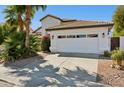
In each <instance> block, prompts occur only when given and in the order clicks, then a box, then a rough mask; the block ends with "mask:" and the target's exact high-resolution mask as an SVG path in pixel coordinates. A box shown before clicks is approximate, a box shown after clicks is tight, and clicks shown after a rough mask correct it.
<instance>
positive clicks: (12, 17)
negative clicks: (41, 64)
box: [4, 5, 47, 48]
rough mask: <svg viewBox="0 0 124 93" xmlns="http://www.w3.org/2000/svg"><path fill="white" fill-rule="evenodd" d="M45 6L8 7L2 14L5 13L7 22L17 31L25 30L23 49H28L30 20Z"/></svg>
mask: <svg viewBox="0 0 124 93" xmlns="http://www.w3.org/2000/svg"><path fill="white" fill-rule="evenodd" d="M46 7H47V6H46V5H40V6H38V5H26V6H25V5H20V6H17V5H16V6H13V5H11V6H8V7H7V8H6V9H5V10H4V13H6V17H5V18H6V19H7V22H8V23H10V24H11V25H13V24H14V25H15V24H16V25H17V26H18V28H19V29H21V31H22V29H23V31H24V28H26V30H25V47H26V48H29V33H30V23H31V18H33V16H34V14H35V13H36V12H37V11H38V10H39V9H40V8H41V9H42V10H45V9H46Z"/></svg>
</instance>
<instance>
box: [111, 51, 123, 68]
mask: <svg viewBox="0 0 124 93" xmlns="http://www.w3.org/2000/svg"><path fill="white" fill-rule="evenodd" d="M111 58H112V60H114V61H116V62H117V65H120V66H121V65H122V61H123V60H124V51H123V50H120V49H116V50H114V51H112V55H111Z"/></svg>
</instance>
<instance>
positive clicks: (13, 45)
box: [0, 32, 41, 61]
mask: <svg viewBox="0 0 124 93" xmlns="http://www.w3.org/2000/svg"><path fill="white" fill-rule="evenodd" d="M24 37H25V34H24V33H22V32H13V33H11V34H9V36H7V37H6V38H5V40H4V43H3V44H2V46H3V49H2V52H1V54H0V59H1V60H4V61H10V60H16V59H20V58H26V57H29V56H34V55H36V54H37V51H40V50H41V47H40V46H41V40H40V39H39V38H38V37H37V36H34V35H31V36H30V46H29V49H26V48H25V44H24V41H25V39H24Z"/></svg>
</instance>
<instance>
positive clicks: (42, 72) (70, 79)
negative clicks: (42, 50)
mask: <svg viewBox="0 0 124 93" xmlns="http://www.w3.org/2000/svg"><path fill="white" fill-rule="evenodd" d="M34 59H35V58H33V59H30V60H34ZM30 60H29V61H30ZM46 61H47V60H43V59H41V58H36V61H34V62H31V64H26V65H24V66H21V67H19V68H18V67H16V63H15V65H6V67H9V68H11V69H16V71H11V72H9V74H10V75H14V76H16V77H17V78H18V77H26V78H28V79H20V84H21V85H20V86H24V87H39V86H41V87H48V86H49V87H50V86H56V87H67V86H70V87H77V86H78V87H84V86H89V87H103V86H105V85H102V84H99V83H96V82H94V78H96V76H94V75H96V73H94V75H93V74H89V73H88V72H87V71H86V70H85V69H83V68H80V67H77V68H76V70H74V71H72V70H68V69H65V68H57V67H54V66H53V65H50V64H48V63H47V62H46ZM17 68H18V69H17Z"/></svg>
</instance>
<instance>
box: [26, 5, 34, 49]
mask: <svg viewBox="0 0 124 93" xmlns="http://www.w3.org/2000/svg"><path fill="white" fill-rule="evenodd" d="M31 10H32V9H31V5H26V37H25V47H26V48H27V49H28V48H29V38H30V37H29V33H30V21H31Z"/></svg>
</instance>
